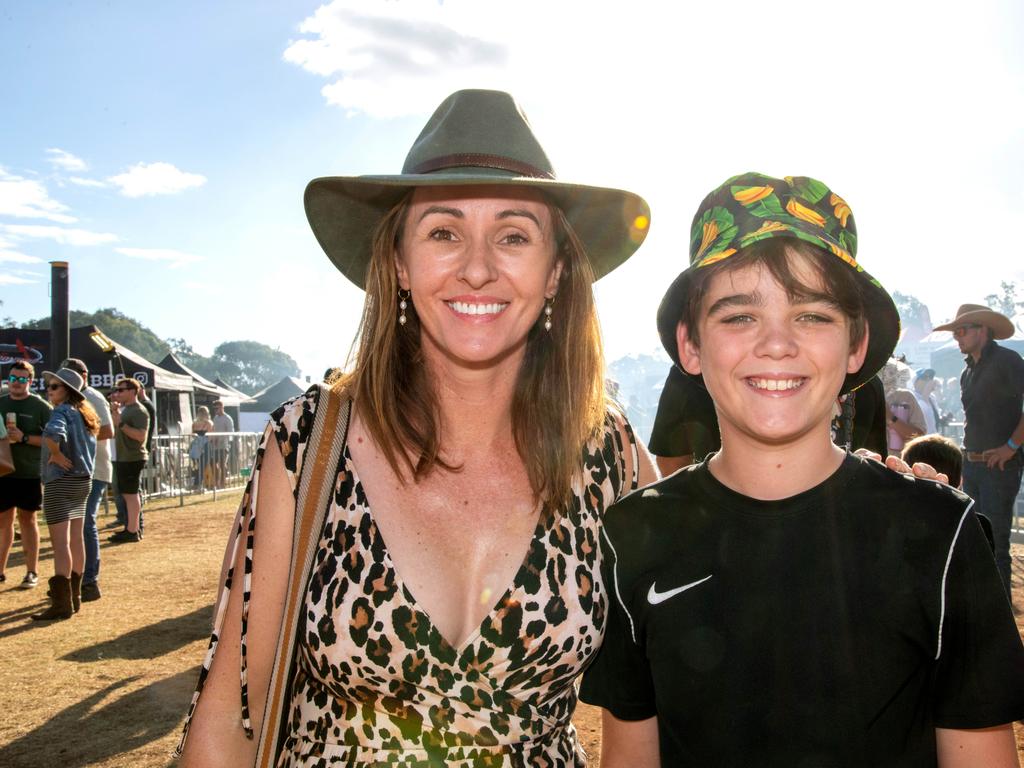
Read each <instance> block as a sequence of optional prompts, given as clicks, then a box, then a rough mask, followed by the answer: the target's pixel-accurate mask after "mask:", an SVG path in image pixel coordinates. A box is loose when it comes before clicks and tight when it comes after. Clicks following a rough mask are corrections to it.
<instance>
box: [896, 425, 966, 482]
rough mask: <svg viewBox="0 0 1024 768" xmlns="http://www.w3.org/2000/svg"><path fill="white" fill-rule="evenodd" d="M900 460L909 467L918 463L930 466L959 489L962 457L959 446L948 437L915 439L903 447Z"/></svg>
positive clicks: (961, 474) (938, 436)
mask: <svg viewBox="0 0 1024 768" xmlns="http://www.w3.org/2000/svg"><path fill="white" fill-rule="evenodd" d="M900 458H901V459H903V460H904V461H905V462H907V464H909V465H910V466H914V465H915V464H916V463H917V462H919V461H923V462H924V463H925V464H931V465H932V466H933V467H935V470H936V471H937V472H941V473H943V474H944V475H945V476H946V477H948V478H949V484H950V485H952V486H953V487H954V488H959V487H960V481H961V479H962V477H963V467H964V456H963V453H962V452H961V451H960V446H958V445H957V444H956V443H955V442H953V441H952V440H950V439H949V438H948V437H943V436H942V435H934V434H933V435H921V436H920V437H915V438H914V439H913V440H911V441H910V442H909V443H907V444H906V445H905V446H903V454H902V456H900Z"/></svg>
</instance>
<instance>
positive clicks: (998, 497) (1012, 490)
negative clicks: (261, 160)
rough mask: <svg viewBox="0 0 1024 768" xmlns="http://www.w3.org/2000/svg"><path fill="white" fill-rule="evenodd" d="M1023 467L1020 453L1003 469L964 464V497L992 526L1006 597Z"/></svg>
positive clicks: (978, 464) (997, 565)
mask: <svg viewBox="0 0 1024 768" xmlns="http://www.w3.org/2000/svg"><path fill="white" fill-rule="evenodd" d="M1022 467H1024V461H1022V460H1021V455H1020V452H1019V451H1018V452H1017V455H1016V456H1014V457H1013V458H1012V459H1010V460H1009V461H1008V462H1006V464H1005V465H1004V468H1003V469H989V468H988V467H987V466H985V464H984V463H983V462H980V461H964V493H966V494H967V495H968V496H970V497H971V498H972V499H974V501H975V502H976V504H975V507H974V511H975V512H977V513H979V514H982V515H984V516H985V517H987V518H988V519H989V522H991V523H992V539H993V542H994V543H995V547H996V553H995V554H996V568H998V569H999V576H1000V578H1001V579H1002V580H1003V586H1004V587H1005V588H1006V594H1007V595H1009V594H1010V527H1011V525H1012V524H1013V505H1014V501H1015V499H1016V498H1017V492H1018V491H1019V490H1020V478H1021V469H1022Z"/></svg>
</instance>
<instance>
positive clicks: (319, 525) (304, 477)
mask: <svg viewBox="0 0 1024 768" xmlns="http://www.w3.org/2000/svg"><path fill="white" fill-rule="evenodd" d="M351 410H352V401H351V399H350V398H349V397H348V395H347V394H345V393H342V392H335V391H334V390H332V389H331V387H330V386H329V385H326V384H321V385H320V394H319V397H318V398H317V408H316V413H315V414H314V416H313V429H312V431H311V432H310V436H309V440H308V442H307V443H306V451H305V455H304V457H303V461H302V468H301V470H300V471H299V484H298V497H297V499H296V503H295V528H294V533H293V536H292V554H291V566H290V568H289V571H288V591H287V592H286V593H285V605H284V614H283V617H282V621H281V631H280V633H279V635H278V643H277V652H276V654H275V656H274V667H273V671H272V672H271V676H270V686H269V688H268V690H267V702H266V706H265V707H264V710H263V723H262V725H261V727H260V732H259V748H258V751H257V753H256V765H257V766H259V768H271V766H273V765H274V763H275V762H276V761H277V753H278V752H279V750H280V748H281V743H282V742H283V740H284V729H283V727H282V721H283V719H284V717H283V715H284V710H285V708H286V707H287V706H288V701H287V698H288V695H289V690H290V688H291V682H292V665H293V664H294V661H295V639H296V631H297V629H298V625H299V616H300V614H301V613H302V604H303V600H304V597H305V593H306V585H307V583H308V581H309V572H310V569H311V568H312V565H313V557H314V555H315V553H316V547H317V543H318V540H319V536H320V531H322V530H323V525H324V518H325V517H326V515H327V508H328V507H329V506H330V500H331V494H332V492H333V490H334V482H335V476H336V473H337V469H338V462H339V461H340V459H341V453H342V451H343V450H344V448H345V440H346V438H347V435H348V420H349V415H350V413H351Z"/></svg>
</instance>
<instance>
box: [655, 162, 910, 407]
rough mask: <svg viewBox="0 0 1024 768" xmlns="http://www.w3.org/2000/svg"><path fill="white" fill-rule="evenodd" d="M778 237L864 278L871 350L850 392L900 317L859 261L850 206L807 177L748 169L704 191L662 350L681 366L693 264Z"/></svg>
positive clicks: (885, 346)
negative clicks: (807, 246)
mask: <svg viewBox="0 0 1024 768" xmlns="http://www.w3.org/2000/svg"><path fill="white" fill-rule="evenodd" d="M773 237H789V238H795V239H797V240H803V241H805V242H808V243H812V244H813V245H816V246H818V247H819V248H821V249H822V250H823V251H825V252H826V253H830V254H832V255H833V256H835V257H836V258H837V259H839V260H840V261H842V263H844V264H845V265H846V266H848V267H849V268H850V269H851V270H852V271H853V273H854V275H855V276H856V277H857V279H858V280H859V281H860V284H861V288H862V294H863V299H864V315H865V318H866V319H867V322H868V349H867V354H866V355H865V357H864V364H863V365H862V366H861V367H860V370H859V371H857V372H855V373H851V374H849V375H848V376H847V377H846V380H845V381H844V382H843V388H842V391H843V392H851V391H853V390H854V389H856V388H857V387H859V386H861V385H862V384H864V383H865V382H867V381H868V380H869V379H871V377H873V376H874V375H875V374H876V373H877V372H878V371H879V369H880V368H882V366H884V365H885V362H886V361H887V360H888V359H889V355H891V354H892V350H893V348H894V347H895V346H896V342H897V341H898V340H899V337H900V316H899V312H897V311H896V305H895V304H894V303H893V300H892V298H891V297H890V296H889V294H888V293H887V292H886V290H885V289H884V288H883V287H882V285H881V283H879V282H878V281H877V280H875V278H873V277H872V276H871V275H869V274H868V273H867V272H865V271H864V267H862V266H861V265H860V264H858V263H857V260H856V256H857V226H856V224H855V223H854V220H853V212H852V211H851V210H850V206H849V205H848V204H847V203H846V201H845V200H843V198H841V197H839V195H837V194H835V193H834V192H832V190H830V189H829V188H828V187H827V186H825V185H824V184H823V183H822V182H820V181H818V180H817V179H812V178H810V177H809V176H786V177H785V178H784V179H776V178H773V177H771V176H765V175H764V174H761V173H744V174H740V175H739V176H733V177H732V178H731V179H728V180H726V181H725V182H724V183H722V184H721V186H719V187H718V188H717V189H715V190H714V191H712V192H711V193H710V194H709V195H708V196H707V197H705V198H704V200H703V201H702V202H701V204H700V207H699V208H698V209H697V214H696V215H695V216H694V217H693V225H692V226H691V229H690V265H689V267H687V268H686V269H685V270H683V272H681V273H680V274H679V276H678V277H677V278H676V279H675V282H673V283H672V285H671V286H669V289H668V291H667V292H666V293H665V296H664V298H663V299H662V300H661V306H660V307H659V308H658V333H659V334H660V335H661V343H662V345H663V346H664V347H665V351H666V352H668V354H669V356H670V357H671V358H672V360H673V361H675V363H676V365H679V352H678V350H677V348H676V326H677V325H678V324H679V320H680V318H681V317H682V313H683V307H684V306H685V304H686V301H687V295H688V293H689V289H690V283H691V281H692V278H693V275H694V274H695V273H696V271H697V270H698V269H701V268H703V267H707V266H709V265H711V264H714V263H716V262H719V261H722V260H723V259H727V258H729V257H730V256H732V255H734V254H736V253H738V252H739V251H741V250H742V249H744V248H746V247H747V246H749V245H753V244H754V243H757V242H760V241H761V240H766V239H768V238H773ZM681 368H682V366H681V365H680V369H681ZM698 378H699V377H698Z"/></svg>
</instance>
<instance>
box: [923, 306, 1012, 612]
mask: <svg viewBox="0 0 1024 768" xmlns="http://www.w3.org/2000/svg"><path fill="white" fill-rule="evenodd" d="M935 330H936V331H952V332H953V338H954V339H955V340H956V343H957V345H958V346H959V347H960V351H961V352H962V353H963V354H964V355H966V357H965V358H964V362H966V363H967V367H966V368H964V371H963V373H962V374H961V375H960V400H961V401H962V402H963V404H964V493H966V494H967V495H968V496H970V497H971V498H973V499H974V500H975V502H977V505H978V506H977V510H976V511H977V512H978V513H979V514H982V515H985V517H987V518H988V519H989V520H990V521H991V523H992V534H993V538H994V539H995V550H996V566H998V568H999V575H1000V576H1001V577H1002V579H1003V586H1004V587H1005V588H1006V594H1007V596H1009V595H1010V528H1011V527H1012V523H1013V506H1014V503H1015V500H1016V498H1017V492H1018V490H1020V480H1021V472H1022V470H1024V455H1022V452H1021V443H1024V412H1022V411H1024V359H1022V358H1021V356H1020V355H1019V354H1017V353H1016V352H1014V351H1013V350H1012V349H1008V348H1007V347H1001V346H1000V345H998V344H996V340H997V339H1008V338H1010V337H1011V336H1013V332H1014V326H1013V322H1012V321H1011V320H1010V318H1008V317H1007V316H1006V315H1003V314H1000V313H999V312H995V311H993V310H991V309H989V308H988V307H984V306H982V305H980V304H963V305H961V306H960V308H959V309H958V310H957V311H956V317H955V318H954V319H953V320H951V321H950V322H948V323H946V324H944V325H939V326H936V328H935Z"/></svg>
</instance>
